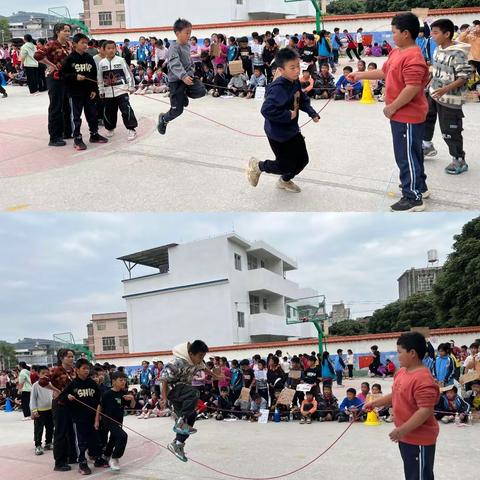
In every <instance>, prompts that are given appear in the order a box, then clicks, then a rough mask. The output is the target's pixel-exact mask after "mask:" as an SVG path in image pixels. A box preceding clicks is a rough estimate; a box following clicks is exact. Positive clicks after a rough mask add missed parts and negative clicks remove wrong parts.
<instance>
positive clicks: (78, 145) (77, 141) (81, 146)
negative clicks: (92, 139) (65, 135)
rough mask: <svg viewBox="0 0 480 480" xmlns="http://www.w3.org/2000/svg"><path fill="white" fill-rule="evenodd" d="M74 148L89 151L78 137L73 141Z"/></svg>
mask: <svg viewBox="0 0 480 480" xmlns="http://www.w3.org/2000/svg"><path fill="white" fill-rule="evenodd" d="M73 148H74V149H75V150H86V149H87V146H86V145H85V143H84V141H83V139H82V137H77V138H76V139H75V140H74V141H73Z"/></svg>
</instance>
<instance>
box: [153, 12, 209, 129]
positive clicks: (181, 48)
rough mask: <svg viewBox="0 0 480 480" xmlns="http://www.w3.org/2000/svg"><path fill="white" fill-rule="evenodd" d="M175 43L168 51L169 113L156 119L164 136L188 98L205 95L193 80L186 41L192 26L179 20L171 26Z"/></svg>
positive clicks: (192, 64) (205, 91)
mask: <svg viewBox="0 0 480 480" xmlns="http://www.w3.org/2000/svg"><path fill="white" fill-rule="evenodd" d="M173 31H174V32H175V35H176V37H177V42H176V43H174V44H173V45H172V46H171V47H170V48H169V49H168V57H169V58H168V80H169V83H168V87H169V89H170V104H171V108H170V111H169V112H167V113H161V114H160V116H159V117H158V125H157V130H158V133H160V135H165V133H166V132H167V125H168V123H169V122H171V121H172V120H175V119H176V118H178V117H179V116H180V115H181V114H182V113H183V109H184V108H186V107H188V103H189V101H188V97H190V98H202V97H204V96H205V95H206V94H207V90H206V89H205V86H204V85H203V83H202V82H201V81H200V80H199V79H197V78H194V75H195V65H194V63H193V60H192V57H191V55H190V45H189V44H188V41H189V39H190V37H191V36H192V24H191V23H190V22H189V21H188V20H185V19H184V18H179V19H178V20H177V21H176V22H175V24H174V25H173Z"/></svg>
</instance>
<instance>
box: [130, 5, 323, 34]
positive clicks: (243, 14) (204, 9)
mask: <svg viewBox="0 0 480 480" xmlns="http://www.w3.org/2000/svg"><path fill="white" fill-rule="evenodd" d="M192 3H193V5H192ZM192 6H193V8H192ZM311 15H315V8H314V6H313V5H312V3H311V1H310V0H304V1H299V2H285V0H201V2H198V3H195V2H192V0H176V1H175V2H172V1H170V0H142V2H139V1H138V0H125V20H126V24H127V28H145V27H157V26H163V25H173V22H175V20H176V19H177V18H178V17H185V18H188V19H189V20H190V21H191V22H192V23H193V24H197V25H198V24H205V23H223V22H237V21H246V20H266V19H274V18H295V17H305V16H311Z"/></svg>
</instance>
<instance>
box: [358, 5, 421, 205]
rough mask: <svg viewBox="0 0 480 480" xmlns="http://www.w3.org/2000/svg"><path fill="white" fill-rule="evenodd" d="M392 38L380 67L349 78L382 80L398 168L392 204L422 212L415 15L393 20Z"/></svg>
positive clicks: (418, 83)
mask: <svg viewBox="0 0 480 480" xmlns="http://www.w3.org/2000/svg"><path fill="white" fill-rule="evenodd" d="M392 31H393V39H394V41H395V43H396V44H397V47H398V48H396V49H395V50H392V52H391V53H390V55H389V57H388V60H387V61H386V62H385V64H384V65H383V70H373V71H370V72H355V73H352V74H350V75H349V79H350V80H352V81H357V80H362V79H365V80H383V79H385V85H386V89H385V103H386V105H385V108H384V109H383V113H384V115H385V116H386V117H387V118H388V119H390V124H391V129H392V136H393V146H394V151H395V160H396V162H397V165H398V168H399V169H400V181H401V184H402V198H401V200H400V201H398V202H397V203H395V204H394V205H392V207H391V208H392V211H394V212H421V211H423V210H425V205H424V203H423V198H428V196H429V192H428V188H427V183H426V179H427V176H426V175H425V169H424V165H423V162H424V156H423V149H422V142H423V139H424V136H425V119H426V118H427V112H428V102H427V99H426V97H425V87H426V86H427V83H428V78H429V73H428V66H427V64H426V63H425V60H424V59H423V56H422V52H421V50H420V48H418V46H417V45H416V43H415V40H416V38H417V37H418V33H419V31H420V23H419V21H418V17H417V16H415V15H414V14H413V13H410V12H408V13H400V14H398V15H396V16H395V17H394V18H393V20H392Z"/></svg>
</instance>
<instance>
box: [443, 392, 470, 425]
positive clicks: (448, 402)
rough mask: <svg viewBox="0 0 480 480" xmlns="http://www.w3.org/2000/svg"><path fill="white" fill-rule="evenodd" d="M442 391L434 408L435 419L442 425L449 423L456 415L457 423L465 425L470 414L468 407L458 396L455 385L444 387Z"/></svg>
mask: <svg viewBox="0 0 480 480" xmlns="http://www.w3.org/2000/svg"><path fill="white" fill-rule="evenodd" d="M443 390H444V391H443V393H442V395H441V396H440V400H439V402H438V403H437V405H436V407H435V410H436V411H437V414H436V415H435V416H436V417H437V419H438V420H440V421H441V422H442V423H451V422H453V421H454V420H455V419H456V416H457V415H458V419H459V421H460V422H462V423H466V422H467V418H468V414H469V413H470V405H469V404H468V403H467V402H466V401H465V400H464V399H463V398H462V397H461V396H460V395H459V394H458V389H457V387H456V386H455V385H450V386H449V387H445V388H444V389H443Z"/></svg>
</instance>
